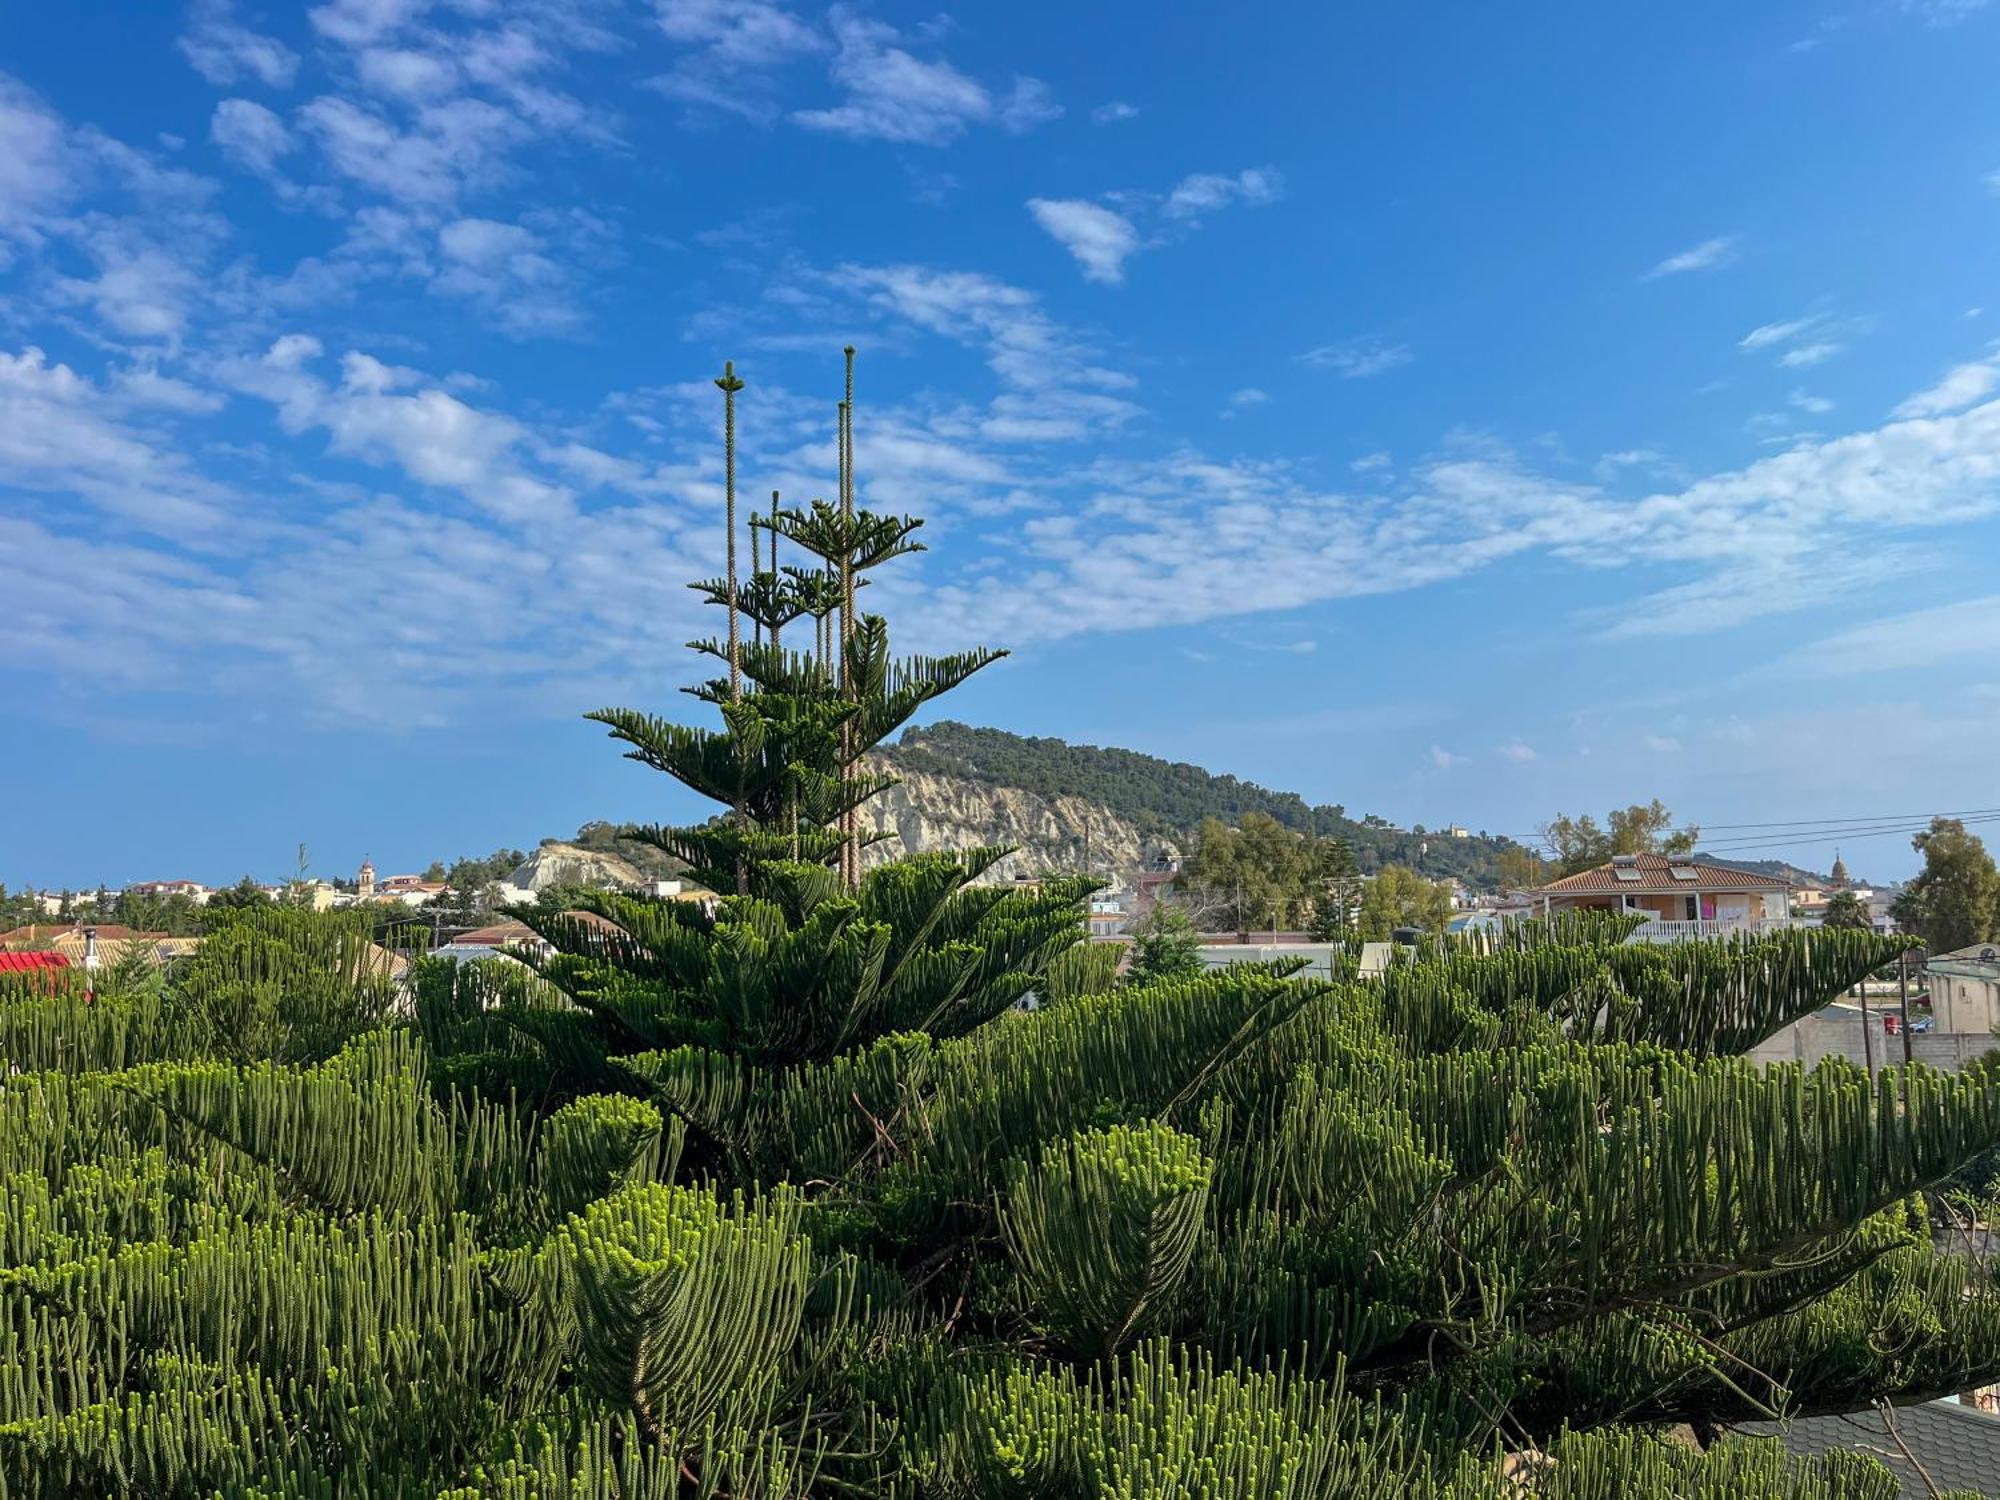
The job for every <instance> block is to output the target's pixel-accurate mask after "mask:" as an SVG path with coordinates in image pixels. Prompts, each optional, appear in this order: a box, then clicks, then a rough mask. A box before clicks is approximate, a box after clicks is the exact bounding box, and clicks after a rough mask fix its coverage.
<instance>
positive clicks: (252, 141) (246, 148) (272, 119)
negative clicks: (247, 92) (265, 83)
mask: <svg viewBox="0 0 2000 1500" xmlns="http://www.w3.org/2000/svg"><path fill="white" fill-rule="evenodd" d="M208 137H209V139H210V140H212V141H214V142H215V144H216V145H217V146H219V147H220V148H221V149H222V154H223V155H224V156H227V157H228V158H229V159H230V160H232V161H234V162H235V163H236V164H237V165H238V166H241V167H243V168H244V169H245V170H246V171H249V172H252V173H255V174H256V175H257V176H259V177H265V176H269V175H270V174H271V173H273V172H275V171H276V170H277V165H278V161H279V159H280V158H281V157H283V156H284V155H285V154H286V153H287V152H289V151H290V150H291V149H292V145H293V142H292V133H291V131H290V130H288V129H287V128H286V126H285V122H284V121H283V120H281V119H279V118H278V116H277V115H275V114H273V113H272V112H271V111H270V110H268V109H266V108H265V107H264V106H263V105H261V104H258V103H257V102H255V101H254V100H250V99H224V100H223V101H222V102H221V103H220V104H218V105H216V106H215V114H214V115H213V116H212V117H211V118H210V120H209V122H208Z"/></svg>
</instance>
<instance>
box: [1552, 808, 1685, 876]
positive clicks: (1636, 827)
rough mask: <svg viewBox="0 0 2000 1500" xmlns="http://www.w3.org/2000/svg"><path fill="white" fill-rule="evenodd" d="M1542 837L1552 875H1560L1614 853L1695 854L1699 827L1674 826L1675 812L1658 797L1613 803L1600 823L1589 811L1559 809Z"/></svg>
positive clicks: (1574, 872) (1597, 862) (1602, 860)
mask: <svg viewBox="0 0 2000 1500" xmlns="http://www.w3.org/2000/svg"><path fill="white" fill-rule="evenodd" d="M1542 839H1543V842H1544V843H1546V844H1547V845H1548V850H1549V858H1550V860H1551V862H1552V863H1553V864H1554V866H1555V869H1554V872H1553V873H1552V874H1551V876H1550V877H1549V878H1550V879H1560V878H1561V877H1563V876H1565V875H1574V874H1576V873H1577V871H1579V870H1588V869H1590V868H1591V867H1592V866H1593V865H1601V864H1603V863H1604V862H1605V861H1606V860H1608V859H1610V858H1611V857H1612V856H1613V855H1614V854H1687V853H1691V852H1692V851H1693V849H1694V846H1695V845H1696V843H1697V842H1699V841H1700V839H1701V830H1700V829H1699V828H1695V827H1686V828H1677V827H1675V826H1674V815H1673V814H1672V813H1671V812H1669V811H1668V810H1667V807H1666V804H1665V803H1663V802H1661V801H1660V799H1659V798H1658V797H1655V798H1654V799H1653V800H1652V801H1651V802H1634V803H1633V804H1632V805H1631V806H1629V807H1619V808H1613V809H1612V810H1611V812H1610V813H1608V814H1607V815H1606V817H1605V820H1604V824H1603V825H1602V826H1599V824H1598V821H1597V819H1595V818H1594V817H1592V816H1591V815H1590V814H1589V813H1585V814H1584V815H1583V816H1582V817H1580V818H1573V817H1571V816H1570V815H1569V814H1568V813H1557V814H1556V815H1555V817H1553V818H1552V819H1550V820H1549V822H1548V823H1547V824H1545V825H1544V826H1543V828H1542Z"/></svg>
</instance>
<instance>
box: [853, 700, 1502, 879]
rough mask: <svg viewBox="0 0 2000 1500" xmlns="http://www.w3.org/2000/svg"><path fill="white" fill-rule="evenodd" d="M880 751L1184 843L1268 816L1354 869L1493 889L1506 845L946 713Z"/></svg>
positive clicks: (901, 761)
mask: <svg viewBox="0 0 2000 1500" xmlns="http://www.w3.org/2000/svg"><path fill="white" fill-rule="evenodd" d="M879 753H880V754H881V755H882V758H883V759H884V760H885V761H887V762H888V764H889V765H890V766H891V767H892V768H893V769H896V770H914V771H928V772H931V773H933V774H935V775H940V776H957V777H962V778H965V779H968V780H973V781H982V782H986V783H988V784H989V785H992V786H1010V787H1020V788H1022V789H1023V790H1025V791H1030V792H1035V793H1038V794H1040V795H1042V796H1056V795H1059V794H1063V793H1068V794H1070V795H1073V796H1078V797H1087V798H1089V799H1091V800H1092V801H1094V802H1101V803H1103V804H1104V805H1105V806H1106V807H1108V808H1109V809H1111V811H1113V812H1115V813H1117V814H1118V815H1119V816H1120V817H1122V818H1125V819H1127V820H1128V821H1130V822H1132V823H1133V824H1135V825H1137V826H1138V828H1139V829H1140V830H1141V831H1142V832H1145V833H1148V834H1154V835H1158V836H1160V837H1164V838H1173V839H1177V840H1180V841H1183V842H1185V841H1187V840H1189V839H1190V838H1191V837H1192V835H1193V833H1194V830H1195V829H1196V828H1198V827H1199V826H1200V825H1201V820H1202V819H1203V818H1220V819H1221V820H1222V821H1223V822H1225V823H1235V822H1237V821H1238V820H1240V819H1241V818H1242V816H1243V815H1244V814H1245V813H1248V812H1261V813H1268V814H1270V816H1272V817H1274V818H1276V819H1277V820H1278V821H1279V822H1280V823H1283V824H1284V825H1285V826H1286V827H1288V828H1295V829H1297V830H1298V831H1299V832H1301V833H1306V834H1311V835H1315V836H1326V835H1332V836H1336V837H1339V838H1343V839H1345V840H1347V842H1348V843H1350V844H1351V845H1353V847H1354V855H1355V860H1356V862H1357V863H1358V864H1359V865H1360V867H1361V871H1362V873H1363V874H1369V873H1372V872H1374V871H1375V870H1378V869H1380V868H1381V867H1382V866H1383V865H1388V864H1403V865H1411V866H1420V867H1421V868H1422V870H1423V872H1424V873H1425V874H1427V875H1431V876H1434V877H1435V876H1446V875H1455V876H1457V877H1458V878H1459V879H1461V880H1464V881H1467V882H1468V883H1470V884H1473V885H1492V884H1495V883H1496V882H1497V880H1498V874H1497V871H1496V869H1495V861H1496V860H1497V859H1498V857H1499V854H1500V851H1501V850H1502V849H1505V848H1509V847H1511V844H1512V841H1511V840H1508V839H1503V838H1488V837H1485V836H1480V835H1475V836H1473V837H1469V838H1462V839H1461V838H1451V837H1449V836H1448V835H1444V834H1441V833H1438V832H1430V833H1421V832H1418V831H1416V830H1414V829H1404V828H1396V827H1393V826H1391V825H1390V824H1388V823H1386V822H1384V821H1383V820H1381V819H1380V818H1375V817H1372V816H1364V817H1361V818H1352V817H1349V816H1348V813H1347V809H1346V808H1344V807H1341V806H1339V805H1338V804H1335V805H1332V806H1318V807H1315V806H1313V805H1312V804H1310V803H1308V802H1307V801H1306V800H1305V799H1304V798H1303V797H1301V796H1299V795H1298V793H1296V792H1274V791H1272V790H1270V789H1269V788H1268V787H1261V786H1258V785H1257V784H1256V783H1255V782H1253V781H1243V780H1241V779H1239V778H1237V777H1235V776H1218V775H1215V774H1214V773H1213V772H1210V771H1205V770H1203V769H1202V768H1201V767H1200V766H1194V765H1189V764H1187V763H1186V762H1185V761H1171V760H1161V759H1160V758H1159V757H1158V756H1154V755H1142V754H1140V753H1139V752H1138V751H1136V750H1119V749H1116V748H1111V747H1104V746H1098V745H1072V744H1070V743H1069V742H1068V741H1067V740H1059V739H1053V738H1045V737H1030V736H1026V735H1018V734H1009V733H1007V731H1005V730H1004V729H980V728H975V727H974V726H972V725H970V724H961V723H958V722H957V721H956V720H950V719H945V720H940V721H939V722H937V723H935V724H926V725H923V726H921V727H915V728H911V729H906V730H905V731H904V732H903V736H902V739H901V740H900V741H899V742H898V743H897V744H896V745H894V746H893V747H885V748H884V750H883V751H881V752H879Z"/></svg>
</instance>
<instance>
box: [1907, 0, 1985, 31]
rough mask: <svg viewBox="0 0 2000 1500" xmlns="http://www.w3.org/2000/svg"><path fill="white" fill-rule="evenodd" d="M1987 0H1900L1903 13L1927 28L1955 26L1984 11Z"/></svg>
mask: <svg viewBox="0 0 2000 1500" xmlns="http://www.w3.org/2000/svg"><path fill="white" fill-rule="evenodd" d="M1987 4H1988V0H1901V5H1902V9H1903V12H1904V13H1905V14H1906V15H1913V16H1916V17H1918V18H1920V19H1921V20H1922V21H1923V22H1924V24H1925V25H1927V26H1939V27H1942V26H1956V25H1957V24H1958V23H1959V22H1960V21H1963V20H1965V19H1966V18H1967V17H1969V16H1973V15H1976V14H1978V13H1979V12H1980V11H1982V10H1984V9H1986V6H1987Z"/></svg>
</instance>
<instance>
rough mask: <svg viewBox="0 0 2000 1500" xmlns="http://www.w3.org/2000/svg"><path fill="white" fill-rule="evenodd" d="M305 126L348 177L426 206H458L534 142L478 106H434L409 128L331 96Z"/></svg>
mask: <svg viewBox="0 0 2000 1500" xmlns="http://www.w3.org/2000/svg"><path fill="white" fill-rule="evenodd" d="M299 122H300V124H301V125H302V126H303V127H304V129H305V131H306V133H307V134H308V135H310V136H311V137H312V138H313V139H314V140H315V141H317V142H318V144H319V146H320V149H321V150H322V151H324V152H325V153H326V159H327V161H328V163H329V164H330V165H331V166H332V167H333V169H334V170H335V171H336V172H338V173H339V174H340V175H341V176H343V177H346V178H348V179H350V180H351V181H353V182H355V183H358V184H359V185H361V186H362V187H365V188H368V189H371V190H372V191H375V192H378V193H381V194H382V195H383V196H385V197H388V198H393V199H396V200H399V201H402V202H407V203H415V204H422V205H443V204H449V203H452V202H454V201H455V200H456V199H457V198H458V197H459V196H460V194H461V193H463V192H464V191H465V189H466V188H467V187H468V186H469V185H472V184H477V183H480V182H483V181H486V180H489V179H490V177H491V176H492V174H493V173H494V172H495V171H496V169H497V166H498V158H499V157H500V156H501V155H502V153H503V152H504V151H505V150H506V149H507V148H508V147H510V146H513V145H516V144H518V143H519V142H520V141H522V140H523V139H525V138H526V136H527V131H526V129H525V128H524V126H523V124H522V122H521V121H520V120H519V119H518V118H517V117H516V116H514V115H511V114H509V113H508V112H507V111H506V110H504V109H501V108H500V107H499V106H497V105H494V104H490V103H487V102H486V101H485V100H482V99H473V98H459V99H454V100H450V101H447V102H446V103H443V104H438V105H433V106H427V107H425V108H423V109H420V110H418V111H417V112H416V113H415V115H414V117H413V119H412V120H411V122H410V124H409V125H407V126H404V125H401V124H398V123H397V122H395V121H394V120H392V119H390V118H389V117H388V116H386V115H383V114H379V113H377V112H375V111H373V110H370V109H366V108H364V107H363V106H361V105H359V104H356V103H355V102H354V101H353V100H351V99H348V98H345V97H342V96H340V95H337V94H327V95H322V96H321V97H320V98H317V99H315V100H313V101H312V102H311V103H310V104H307V105H306V106H305V107H304V108H303V109H302V110H300V111H299Z"/></svg>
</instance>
